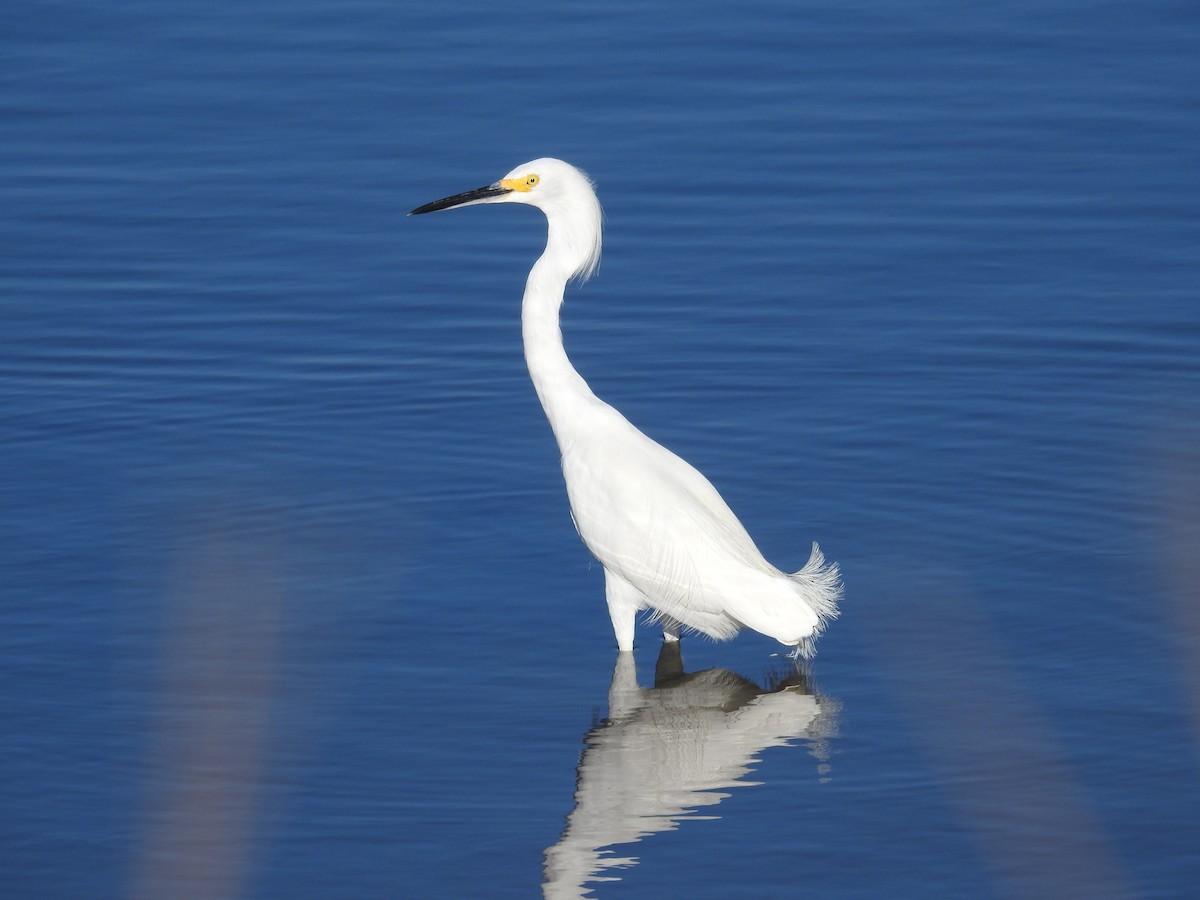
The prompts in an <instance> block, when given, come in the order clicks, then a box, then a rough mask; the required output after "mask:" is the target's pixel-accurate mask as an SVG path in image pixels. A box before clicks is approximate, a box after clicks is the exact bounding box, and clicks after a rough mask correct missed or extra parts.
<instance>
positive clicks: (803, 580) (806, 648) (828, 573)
mask: <svg viewBox="0 0 1200 900" xmlns="http://www.w3.org/2000/svg"><path fill="white" fill-rule="evenodd" d="M788 578H790V579H791V580H792V583H793V584H794V585H795V586H796V588H797V591H798V592H799V594H800V596H801V598H802V599H803V600H804V602H805V603H807V604H808V607H809V609H811V610H812V611H813V612H814V613H816V616H817V624H816V627H814V628H813V630H812V634H810V635H809V636H808V637H806V638H803V639H802V640H801V641H799V642H798V643H797V644H796V654H797V655H799V656H803V657H804V658H805V659H809V658H811V657H812V656H813V654H815V653H816V652H817V649H816V641H817V638H818V637H820V636H821V632H823V631H824V630H825V626H826V625H828V624H829V621H830V620H831V619H836V618H837V615H838V601H839V600H841V599H842V573H841V572H840V571H839V570H838V566H837V563H833V562H826V561H825V554H824V553H822V552H821V548H820V547H819V546H817V543H816V542H815V541H814V542H813V545H812V555H811V556H809V558H808V562H806V563H805V564H804V568H803V569H801V570H800V571H798V572H793V573H791V574H790V575H788Z"/></svg>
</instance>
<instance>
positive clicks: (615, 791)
mask: <svg viewBox="0 0 1200 900" xmlns="http://www.w3.org/2000/svg"><path fill="white" fill-rule="evenodd" d="M654 681H655V686H654V687H653V688H642V687H639V686H638V683H637V672H636V669H635V664H634V659H633V654H632V653H628V652H627V653H619V654H618V655H617V662H616V667H615V668H614V670H613V679H612V687H611V688H610V690H609V695H608V704H609V715H608V718H607V719H605V720H604V721H602V722H600V723H599V724H597V725H596V726H595V727H593V728H592V730H591V731H590V732H589V733H588V735H587V739H586V741H585V743H586V748H585V749H584V751H583V754H582V757H581V758H580V762H579V769H578V774H577V779H576V789H575V808H574V809H573V810H572V811H571V813H570V815H569V816H568V817H567V824H566V828H564V830H563V833H562V837H561V838H560V839H559V841H558V843H556V844H555V845H554V846H553V847H550V848H549V849H548V850H546V854H545V860H546V865H545V872H544V875H545V881H544V884H543V887H542V891H543V894H544V896H545V897H547V898H550V900H562V898H578V897H586V896H588V895H589V894H591V892H592V888H589V887H588V886H587V885H588V884H595V883H600V882H605V881H616V880H619V878H618V876H616V875H614V874H612V873H613V872H614V870H617V869H620V868H624V867H627V866H632V865H636V863H637V857H634V856H629V855H625V854H623V853H617V852H615V851H614V850H612V849H611V848H613V847H615V846H617V845H620V844H629V843H634V842H636V841H640V840H641V839H642V838H644V837H647V836H649V835H652V834H654V833H656V832H660V831H671V830H674V829H675V828H676V827H677V825H678V823H679V822H685V821H692V820H701V819H714V818H718V817H717V816H713V815H697V814H696V810H697V809H700V808H702V807H713V806H716V805H717V804H719V803H720V802H721V801H722V800H724V799H725V798H726V797H728V796H729V794H727V793H722V792H721V791H722V790H723V789H725V788H732V787H738V786H747V785H752V784H759V783H761V782H753V781H747V780H745V778H746V776H747V775H749V774H750V772H752V771H753V769H754V765H755V764H756V763H757V762H758V760H757V758H756V755H757V754H758V753H759V752H760V751H762V750H763V749H765V748H767V747H778V746H784V745H787V744H790V743H792V742H793V741H795V740H797V739H806V740H808V741H811V742H812V744H811V748H810V749H811V752H812V753H813V755H814V756H816V757H817V758H818V759H824V757H825V756H826V755H827V746H826V744H825V739H827V738H829V737H831V736H832V735H833V734H834V732H835V730H836V714H837V704H836V703H834V702H832V701H830V700H828V699H826V698H823V697H819V696H817V695H815V694H813V693H811V692H810V690H809V687H808V683H807V678H806V677H805V675H803V674H802V673H801V672H800V671H799V670H796V671H794V672H793V673H792V674H791V675H790V676H789V677H788V678H787V679H785V680H783V681H781V682H780V683H777V684H775V685H773V686H772V687H771V688H768V689H766V690H764V689H763V688H760V687H759V686H758V685H756V684H754V683H753V682H751V681H748V680H747V679H745V678H743V677H741V676H740V675H736V674H734V673H733V672H730V671H727V670H725V669H707V670H705V671H703V672H695V673H693V674H690V675H688V674H684V672H683V661H682V658H681V656H680V651H679V644H678V643H665V644H663V649H662V652H661V653H660V655H659V659H658V665H657V668H656V671H655V679H654ZM820 769H821V770H822V771H825V770H826V767H825V766H823V765H822V766H820Z"/></svg>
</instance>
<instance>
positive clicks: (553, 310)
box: [521, 218, 596, 448]
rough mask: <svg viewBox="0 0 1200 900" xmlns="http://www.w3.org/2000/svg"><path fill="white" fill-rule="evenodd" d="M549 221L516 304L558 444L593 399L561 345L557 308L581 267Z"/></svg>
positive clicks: (530, 361) (535, 383)
mask: <svg viewBox="0 0 1200 900" xmlns="http://www.w3.org/2000/svg"><path fill="white" fill-rule="evenodd" d="M555 224H556V222H555V220H554V219H553V218H550V220H549V237H548V240H547V242H546V251H545V252H544V253H543V254H542V256H541V258H540V259H538V261H537V262H536V263H534V265H533V269H532V270H530V272H529V280H528V281H527V282H526V284H525V298H524V300H523V301H522V303H521V333H522V337H523V338H524V342H525V363H526V365H528V366H529V377H530V378H532V379H533V387H534V389H535V390H536V391H537V395H538V399H539V400H541V401H542V409H543V410H545V412H546V418H547V419H549V420H550V427H551V428H552V429H554V436H555V438H556V439H557V440H558V445H559V447H560V448H562V447H565V445H566V443H567V442H569V441H570V440H571V435H570V434H569V433H568V432H569V426H570V425H571V424H577V423H578V421H579V416H578V415H572V413H579V412H581V411H583V410H584V409H586V408H587V407H588V406H589V405H591V404H592V403H594V402H596V395H595V394H593V393H592V389H591V388H589V387H588V384H587V382H586V381H584V380H583V376H581V375H580V374H579V373H578V372H576V371H575V367H574V366H572V365H571V360H569V359H568V358H567V351H566V350H565V349H564V348H563V341H562V330H561V329H560V327H559V323H558V312H559V308H560V307H561V306H562V302H563V292H564V290H565V289H566V286H567V281H568V279H570V278H571V276H572V275H574V274H575V272H576V271H577V270H578V269H579V267H580V264H581V263H580V261H579V258H578V254H577V253H573V252H571V249H573V248H568V247H567V246H566V242H565V241H562V240H561V235H560V233H559V232H558V230H557V229H556V228H555Z"/></svg>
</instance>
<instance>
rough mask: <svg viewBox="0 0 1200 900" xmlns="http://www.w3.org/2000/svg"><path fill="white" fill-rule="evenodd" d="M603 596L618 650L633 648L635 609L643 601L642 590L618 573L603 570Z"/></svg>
mask: <svg viewBox="0 0 1200 900" xmlns="http://www.w3.org/2000/svg"><path fill="white" fill-rule="evenodd" d="M604 596H605V599H606V600H608V615H609V618H611V619H612V626H613V633H615V634H616V636H617V649H618V650H632V649H633V626H634V623H635V621H636V619H637V611H638V610H639V609H641V608H642V605H643V603H644V602H645V600H644V598H643V597H642V592H641V591H639V590H638V589H637V588H635V587H634V586H633V585H632V584H630V583H629V582H628V581H626V580H625V579H624V578H622V577H621V576H620V575H614V574H613V573H612V572H610V571H608V569H605V570H604Z"/></svg>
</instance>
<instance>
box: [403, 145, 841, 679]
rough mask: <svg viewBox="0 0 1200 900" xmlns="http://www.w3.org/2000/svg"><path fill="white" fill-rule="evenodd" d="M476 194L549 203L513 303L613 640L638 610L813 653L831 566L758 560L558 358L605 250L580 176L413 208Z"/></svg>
mask: <svg viewBox="0 0 1200 900" xmlns="http://www.w3.org/2000/svg"><path fill="white" fill-rule="evenodd" d="M478 203H525V204H528V205H530V206H536V207H537V208H538V209H540V210H542V212H544V213H545V214H546V219H547V222H548V231H547V241H546V250H545V252H544V253H543V254H542V255H541V257H540V258H539V259H538V261H537V262H536V263H535V264H534V266H533V269H532V270H531V271H530V273H529V280H528V282H527V284H526V287H525V298H524V301H523V303H522V308H521V325H522V334H523V337H524V342H525V360H526V362H527V364H528V366H529V374H530V377H531V378H532V379H533V385H534V388H535V389H536V390H537V394H538V398H539V399H540V400H541V402H542V408H543V409H544V410H545V411H546V417H547V418H548V419H549V420H550V426H551V428H553V430H554V436H555V439H556V440H557V441H558V446H559V449H560V451H561V452H562V467H563V477H564V478H565V480H566V484H567V495H568V497H569V498H570V502H571V514H572V516H573V518H574V520H575V527H576V528H577V529H578V530H579V534H580V536H581V537H582V538H583V541H584V543H585V544H586V545H587V547H588V549H589V550H590V551H591V552H592V554H593V555H594V556H595V557H596V559H598V560H599V561H600V563H601V564H602V565H603V566H604V573H605V593H606V597H607V600H608V610H609V615H610V617H611V618H612V623H613V630H614V632H615V633H616V637H617V646H618V648H619V649H620V650H622V651H625V650H632V649H633V632H634V621H635V618H636V616H637V613H638V611H639V610H642V609H650V610H652V611H653V615H654V617H655V618H657V619H658V620H659V622H660V623H661V625H662V627H663V634H664V637H665V639H666V640H677V639H678V636H679V629H680V626H683V627H685V628H689V629H694V630H695V631H699V632H703V633H704V634H707V635H709V636H711V637H714V638H718V639H725V638H730V637H733V635H735V634H737V632H738V630H739V629H740V628H742V627H747V628H752V629H754V630H755V631H759V632H761V633H763V634H765V635H768V636H770V637H773V638H775V639H776V640H777V641H779V642H780V643H782V644H785V645H787V646H789V647H794V648H795V650H796V652H797V653H799V654H801V655H803V656H811V655H812V653H813V641H814V640H815V639H816V638H817V636H818V635H819V634H820V633H821V631H822V629H823V628H824V627H825V624H826V622H827V621H828V620H829V619H831V618H833V617H834V616H836V615H837V612H838V610H837V603H838V599H839V598H840V596H841V591H842V588H841V581H840V578H839V575H838V569H837V566H836V565H835V564H833V563H826V562H825V559H824V557H823V556H822V555H821V551H820V549H819V548H818V547H817V545H816V544H815V543H814V544H813V549H812V556H811V557H810V558H809V560H808V563H807V564H806V565H805V566H804V568H802V569H801V570H800V571H798V572H794V573H791V574H787V573H784V572H782V571H780V570H779V569H777V568H775V567H774V566H773V565H771V564H770V563H769V562H767V561H766V560H765V559H764V558H763V556H762V554H761V553H759V551H758V548H757V547H756V546H755V545H754V541H753V540H752V539H751V538H750V535H749V534H748V533H747V532H746V529H745V528H743V527H742V523H741V522H739V521H738V519H737V516H735V515H734V514H733V512H732V510H730V509H729V506H728V505H727V504H726V503H725V501H724V500H723V499H722V498H721V495H720V494H719V493H717V490H716V488H714V487H713V486H712V484H711V483H710V482H709V481H708V479H707V478H705V477H704V476H703V475H701V474H700V473H699V472H698V471H696V469H695V468H693V467H692V466H691V465H689V464H688V463H687V462H685V461H684V460H683V459H681V458H680V457H678V456H676V455H675V454H674V453H672V452H671V451H670V450H668V449H666V448H665V447H663V446H662V445H660V444H658V443H656V442H655V441H653V440H651V439H650V438H648V437H646V436H645V435H644V434H642V432H640V431H638V429H637V428H635V427H634V426H633V425H631V424H630V423H629V421H628V420H627V419H626V418H625V417H624V416H622V415H621V414H620V413H619V412H617V410H615V409H614V408H613V407H611V406H609V405H608V404H607V403H605V402H603V401H602V400H600V399H599V398H597V397H596V395H595V394H593V393H592V391H591V388H589V387H588V385H587V382H585V381H584V380H583V378H582V377H581V376H580V375H579V373H578V372H576V371H575V368H574V367H573V366H572V365H571V361H570V360H569V359H568V358H567V354H566V351H565V350H564V349H563V343H562V332H561V331H560V329H559V320H558V315H559V308H560V307H561V305H562V301H563V292H564V290H565V289H566V285H567V282H568V281H570V280H571V279H573V278H577V279H581V280H582V279H586V278H588V277H589V276H590V275H591V274H592V273H593V272H594V271H595V269H596V266H597V265H598V264H599V260H600V243H601V217H602V214H601V210H600V203H599V201H598V200H597V199H596V193H595V191H594V189H593V188H592V184H591V182H590V181H589V180H588V178H587V176H586V175H584V174H583V173H582V172H580V171H579V170H578V169H576V168H574V167H573V166H570V165H568V164H567V163H565V162H562V161H561V160H557V159H538V160H534V161H533V162H530V163H526V164H524V165H522V166H518V167H517V168H515V169H513V170H512V171H511V172H510V173H509V174H508V175H506V176H505V177H504V178H502V179H500V180H499V181H497V182H495V183H494V184H491V185H488V186H487V187H483V188H479V189H477V190H474V191H467V192H466V193H463V194H456V195H454V196H453V197H447V198H445V199H444V200H437V201H434V202H433V203H428V204H426V205H424V206H421V207H419V208H417V209H414V210H413V213H414V214H419V213H427V212H434V211H436V210H440V209H453V208H455V207H458V206H470V205H474V204H478Z"/></svg>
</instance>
